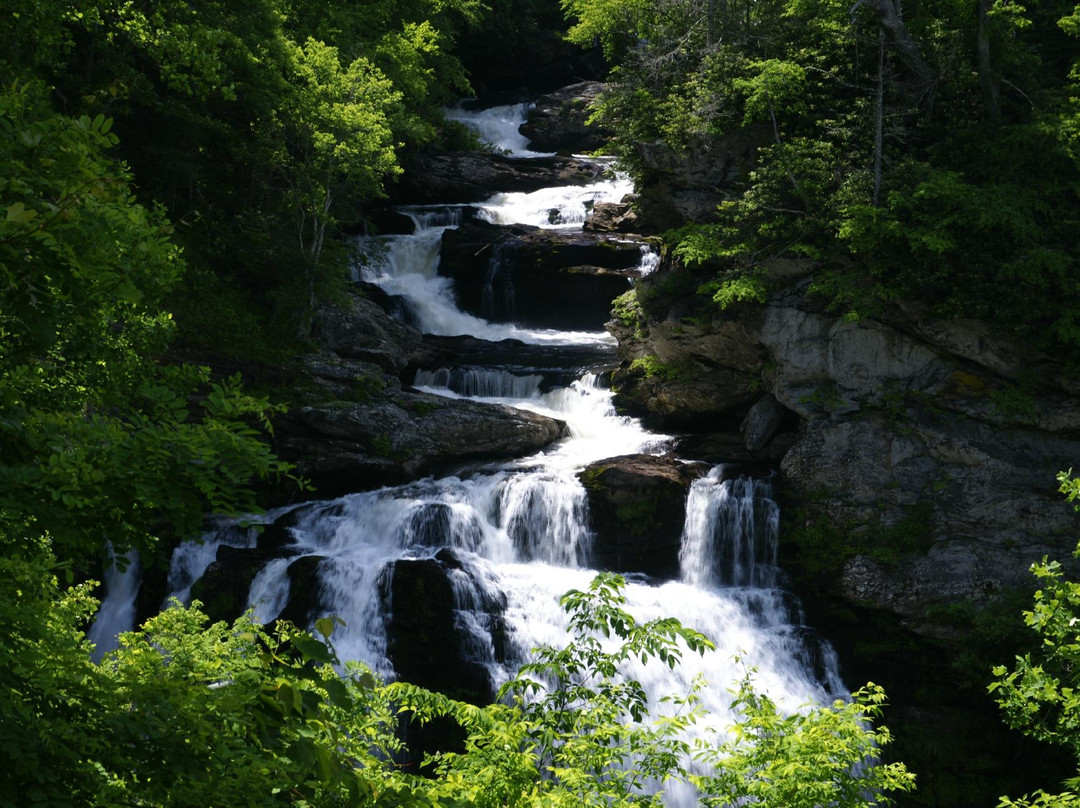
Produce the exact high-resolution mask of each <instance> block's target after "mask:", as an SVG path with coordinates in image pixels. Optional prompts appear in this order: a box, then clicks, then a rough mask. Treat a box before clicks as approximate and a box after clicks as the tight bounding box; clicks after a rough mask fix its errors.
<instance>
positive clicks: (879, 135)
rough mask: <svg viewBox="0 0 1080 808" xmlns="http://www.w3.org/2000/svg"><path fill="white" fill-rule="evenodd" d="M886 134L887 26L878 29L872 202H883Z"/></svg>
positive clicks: (875, 205)
mask: <svg viewBox="0 0 1080 808" xmlns="http://www.w3.org/2000/svg"><path fill="white" fill-rule="evenodd" d="M884 136H885V28H884V27H883V26H882V27H880V28H879V29H878V69H877V97H876V98H875V99H874V192H873V194H872V196H871V204H873V206H874V207H875V208H876V207H877V206H878V204H879V203H880V202H881V165H882V152H883V151H884V142H883V141H884Z"/></svg>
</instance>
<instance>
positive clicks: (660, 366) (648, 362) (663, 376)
mask: <svg viewBox="0 0 1080 808" xmlns="http://www.w3.org/2000/svg"><path fill="white" fill-rule="evenodd" d="M630 372H631V373H639V374H641V375H642V376H644V377H645V378H646V379H658V380H660V381H665V382H670V381H674V380H675V379H677V378H678V377H679V375H680V374H679V369H678V368H677V367H676V366H675V365H671V364H668V363H666V362H661V361H660V360H659V359H658V358H657V357H655V356H653V355H652V354H649V355H648V356H643V357H641V358H640V359H635V360H634V361H633V362H631V363H630Z"/></svg>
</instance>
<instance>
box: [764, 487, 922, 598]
mask: <svg viewBox="0 0 1080 808" xmlns="http://www.w3.org/2000/svg"><path fill="white" fill-rule="evenodd" d="M785 522H788V523H789V524H790V523H792V522H793V523H794V524H795V525H796V527H793V528H790V529H789V530H788V531H787V532H786V533H785V536H784V541H785V544H787V545H789V546H790V547H791V550H792V552H793V555H794V559H793V562H794V563H793V566H794V568H795V569H796V570H797V571H798V572H797V574H798V576H799V577H800V578H803V579H805V580H809V581H812V580H813V579H814V578H816V577H817V576H820V575H822V574H835V573H837V572H839V571H840V569H841V568H842V567H843V565H844V564H845V563H846V562H847V561H848V560H850V559H852V558H854V557H855V556H859V555H863V556H867V557H868V558H871V559H873V560H874V561H876V562H878V563H879V564H883V565H885V566H889V567H891V566H895V565H896V564H898V563H899V562H900V561H902V560H903V559H905V558H909V557H911V556H913V555H917V554H920V553H925V552H926V551H927V550H929V549H930V546H931V545H932V544H933V527H934V525H933V506H932V505H930V504H929V503H919V504H918V505H914V506H911V507H909V508H907V509H906V510H905V512H904V515H903V516H902V517H901V518H900V519H898V520H896V521H894V522H891V523H887V522H885V521H884V520H880V519H879V520H877V521H875V522H872V523H870V524H866V523H859V522H856V521H854V520H851V521H847V522H843V523H836V522H834V521H832V520H830V519H828V518H827V517H824V516H816V517H815V516H810V515H808V514H807V512H806V511H805V510H803V509H796V510H795V512H794V514H793V515H792V517H791V519H790V521H789V520H785Z"/></svg>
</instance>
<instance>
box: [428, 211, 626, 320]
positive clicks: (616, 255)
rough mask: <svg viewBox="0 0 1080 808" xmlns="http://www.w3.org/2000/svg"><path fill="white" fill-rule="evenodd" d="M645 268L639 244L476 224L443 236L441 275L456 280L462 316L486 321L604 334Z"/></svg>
mask: <svg viewBox="0 0 1080 808" xmlns="http://www.w3.org/2000/svg"><path fill="white" fill-rule="evenodd" d="M640 263H641V243H639V242H634V241H629V240H625V239H611V238H605V237H601V236H597V235H593V234H588V233H583V232H581V231H565V230H544V229H540V228H530V227H522V226H515V227H499V226H496V225H488V224H484V223H481V222H473V223H470V224H468V225H463V226H462V227H460V228H458V229H457V230H450V231H447V232H446V233H445V234H444V236H443V248H442V257H441V260H440V262H439V274H441V275H445V276H447V277H451V278H453V279H454V291H455V297H456V300H457V303H458V305H459V306H460V307H461V308H462V309H463V310H465V311H467V312H470V313H472V314H475V315H477V316H480V317H483V318H485V319H488V320H491V321H494V322H511V321H512V322H514V323H516V324H518V325H522V326H525V327H531V328H556V329H562V330H571V331H586V330H587V331H599V330H601V329H602V328H603V324H604V322H605V321H606V320H607V318H608V312H609V311H610V309H611V301H612V300H613V299H614V298H615V297H617V296H618V295H620V294H622V293H623V292H626V291H627V290H628V289H629V288H630V284H629V281H630V279H631V278H632V277H634V276H636V275H637V274H638V272H637V267H638V266H639V265H640Z"/></svg>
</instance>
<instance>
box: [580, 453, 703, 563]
mask: <svg viewBox="0 0 1080 808" xmlns="http://www.w3.org/2000/svg"><path fill="white" fill-rule="evenodd" d="M708 470H709V467H708V466H707V465H705V464H702V463H683V462H681V461H679V460H677V459H675V458H673V457H656V456H653V455H625V456H622V457H613V458H609V459H607V460H603V461H600V462H598V463H593V464H591V465H589V466H586V467H585V469H583V470H582V471H581V472H580V473H579V474H578V479H580V480H581V482H582V484H583V485H584V486H585V491H586V493H587V495H588V502H589V519H590V527H591V528H592V530H593V532H594V534H595V536H594V539H593V553H592V556H593V557H592V563H593V565H594V566H596V567H597V568H598V569H604V570H612V571H614V572H624V573H643V574H645V575H649V576H651V577H653V578H657V579H661V580H663V579H671V578H677V577H678V575H679V547H680V545H681V538H682V529H683V522H684V521H685V519H686V494H687V491H688V490H689V487H690V484H691V483H692V482H693V481H694V480H696V479H697V478H698V477H702V476H704V475H705V474H707V473H708Z"/></svg>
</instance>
